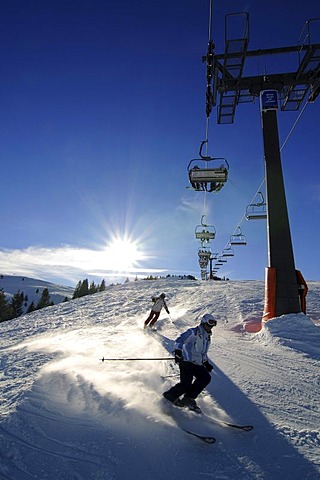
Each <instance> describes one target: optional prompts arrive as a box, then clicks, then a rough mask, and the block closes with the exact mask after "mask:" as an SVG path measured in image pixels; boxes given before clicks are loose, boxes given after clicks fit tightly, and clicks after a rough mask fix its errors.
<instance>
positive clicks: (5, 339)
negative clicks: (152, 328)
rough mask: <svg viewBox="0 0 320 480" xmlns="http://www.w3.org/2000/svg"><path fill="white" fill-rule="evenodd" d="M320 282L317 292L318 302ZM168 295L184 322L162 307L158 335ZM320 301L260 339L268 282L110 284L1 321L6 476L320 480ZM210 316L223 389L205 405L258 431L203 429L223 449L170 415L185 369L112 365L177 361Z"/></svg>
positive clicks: (215, 381)
mask: <svg viewBox="0 0 320 480" xmlns="http://www.w3.org/2000/svg"><path fill="white" fill-rule="evenodd" d="M319 287H320V284H319V283H317V282H314V283H313V285H312V287H311V288H310V293H313V292H315V295H314V298H315V297H316V294H317V293H318V292H319ZM162 291H164V292H165V293H166V294H167V299H168V306H169V309H170V318H171V319H172V320H173V321H174V323H172V322H171V321H170V318H168V315H167V314H166V313H165V312H162V314H161V316H160V320H159V321H158V327H159V328H158V331H157V332H155V333H146V332H145V331H143V328H142V325H143V321H144V319H145V318H146V316H147V314H148V312H149V309H150V307H151V296H152V295H153V294H157V293H161V292H162ZM318 298H319V296H318ZM319 303H320V301H319ZM319 303H318V304H316V302H315V300H314V304H313V313H312V315H313V317H314V318H313V319H312V320H313V321H311V320H310V318H309V317H308V316H305V315H302V314H299V315H287V316H283V317H281V318H279V319H275V320H272V321H271V322H269V323H267V325H266V326H265V327H264V329H263V330H262V331H261V332H259V333H256V334H252V333H248V332H247V331H246V330H245V328H244V327H245V323H246V321H248V320H250V319H257V318H259V316H260V318H261V313H262V308H261V305H262V304H263V283H262V282H253V281H251V282H245V281H243V282H206V283H201V282H198V281H196V282H194V281H186V280H183V281H182V280H172V279H166V280H160V281H139V282H131V283H127V284H125V285H120V286H113V287H108V288H107V289H106V291H105V292H102V293H98V294H95V295H91V296H88V297H84V298H81V299H78V300H75V301H70V302H67V303H61V304H59V305H55V306H53V307H49V308H47V309H44V310H41V311H36V312H33V313H32V314H29V315H26V316H24V317H20V318H19V319H16V320H12V321H10V322H5V323H3V324H1V329H2V332H1V337H0V338H1V340H0V342H1V343H0V349H1V350H0V352H1V356H0V374H1V376H0V379H1V395H2V398H1V406H0V412H1V425H0V452H1V457H2V461H1V465H0V478H1V480H2V479H10V480H29V479H30V480H31V479H41V480H45V479H47V480H56V479H57V478H59V480H74V479H76V480H102V479H103V480H106V479H108V480H115V479H119V480H132V479H133V478H146V479H149V478H150V479H151V478H152V479H155V480H168V479H170V480H180V479H181V478H184V479H187V480H189V479H190V480H191V479H192V480H194V479H203V478H205V477H209V478H216V479H230V480H231V479H234V478H239V479H245V480H256V479H261V480H262V479H263V480H278V479H279V480H280V479H281V480H284V479H288V480H289V479H290V480H301V479H307V480H316V479H318V478H319V474H320V465H319V464H320V454H319V444H320V436H319V430H320V415H319V401H318V399H319V393H320V391H319V390H320V382H319V359H320V341H319V340H320V336H319V335H320V331H319V327H318V326H316V325H315V323H317V321H318V320H319V314H318V317H317V314H316V308H317V309H318V312H319ZM207 311H209V312H211V313H213V314H214V315H216V317H217V318H218V319H219V324H218V326H217V327H216V328H215V329H214V332H213V343H212V346H211V348H210V351H209V357H210V359H211V361H212V363H213V364H214V371H213V373H212V381H211V383H210V385H209V386H208V389H207V390H206V391H205V392H204V393H203V394H202V395H201V397H200V398H199V401H198V403H199V405H200V406H201V408H202V409H203V411H204V412H205V413H207V414H208V415H211V416H213V417H216V418H220V419H222V420H225V421H230V422H231V423H242V424H248V423H252V424H254V427H255V428H254V430H253V431H252V432H246V433H241V432H238V431H232V430H231V429H228V428H227V427H223V426H219V425H213V424H212V425H211V424H210V425H208V424H206V425H204V424H203V422H202V423H201V422H200V423H199V427H200V426H201V428H205V429H206V432H205V433H208V434H209V433H210V434H212V435H213V436H215V437H216V438H217V442H216V443H215V444H214V445H206V444H203V443H202V442H200V441H199V440H198V439H196V438H194V437H190V436H188V435H187V434H185V433H184V432H182V431H181V429H180V428H179V427H178V426H177V424H176V422H175V421H174V420H173V419H172V418H170V416H168V415H166V414H165V412H164V411H163V408H162V403H161V401H162V392H163V391H164V390H166V389H167V388H169V386H170V385H172V384H173V383H174V382H176V381H177V379H178V377H177V376H176V374H177V373H178V370H177V367H176V365H175V364H174V362H173V361H136V362H135V361H131V362H116V361H112V362H101V361H99V358H102V357H103V356H104V357H109V358H124V357H126V358H127V357H130V358H145V357H148V358H152V357H168V356H170V355H171V353H172V348H173V342H174V339H175V338H176V337H177V335H178V334H179V333H180V332H181V331H182V330H184V329H186V328H188V327H189V326H194V325H195V324H196V323H197V320H198V318H199V317H200V316H201V315H202V314H203V313H205V312H207ZM196 422H197V419H195V425H196Z"/></svg>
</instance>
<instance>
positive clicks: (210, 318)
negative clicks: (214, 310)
mask: <svg viewBox="0 0 320 480" xmlns="http://www.w3.org/2000/svg"><path fill="white" fill-rule="evenodd" d="M201 323H202V324H203V325H204V324H207V325H209V327H211V328H212V327H215V326H216V325H217V320H215V319H214V318H213V316H212V315H211V313H206V314H205V315H203V317H202V318H201Z"/></svg>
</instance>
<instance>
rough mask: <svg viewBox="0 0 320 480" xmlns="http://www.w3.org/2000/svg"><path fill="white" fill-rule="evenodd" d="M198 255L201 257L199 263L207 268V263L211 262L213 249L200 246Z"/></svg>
mask: <svg viewBox="0 0 320 480" xmlns="http://www.w3.org/2000/svg"><path fill="white" fill-rule="evenodd" d="M198 257H199V265H200V267H201V268H207V265H208V263H209V260H210V257H211V251H210V249H208V248H206V247H203V248H199V250H198Z"/></svg>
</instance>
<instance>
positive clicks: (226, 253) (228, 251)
mask: <svg viewBox="0 0 320 480" xmlns="http://www.w3.org/2000/svg"><path fill="white" fill-rule="evenodd" d="M222 256H223V257H234V251H233V250H232V248H231V246H230V247H227V248H224V249H223V250H222Z"/></svg>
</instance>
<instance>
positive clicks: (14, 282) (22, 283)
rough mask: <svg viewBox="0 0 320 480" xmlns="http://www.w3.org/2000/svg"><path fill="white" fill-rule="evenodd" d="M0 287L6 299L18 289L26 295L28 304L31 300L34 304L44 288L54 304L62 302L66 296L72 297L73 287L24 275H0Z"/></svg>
mask: <svg viewBox="0 0 320 480" xmlns="http://www.w3.org/2000/svg"><path fill="white" fill-rule="evenodd" d="M0 288H2V290H3V292H4V294H5V295H6V297H8V299H10V297H12V296H13V295H14V294H15V293H17V292H18V291H20V292H23V293H24V295H28V305H30V303H31V302H32V301H33V302H34V303H35V305H36V304H37V303H38V300H39V299H40V298H41V295H42V292H43V290H44V289H45V288H47V289H48V290H49V293H50V297H51V300H52V301H53V302H54V304H57V303H60V302H63V301H64V299H65V298H66V297H68V298H69V299H70V298H72V295H73V292H74V288H72V287H67V286H65V285H57V284H56V283H51V282H46V281H45V280H39V279H35V278H29V277H24V276H21V275H1V276H0Z"/></svg>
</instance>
